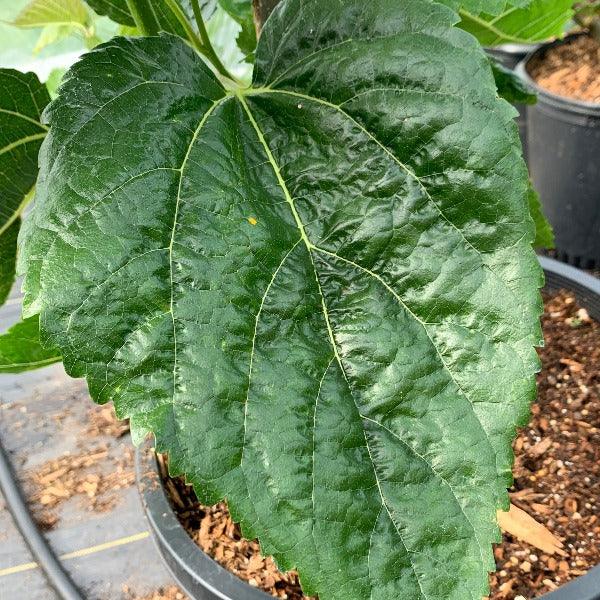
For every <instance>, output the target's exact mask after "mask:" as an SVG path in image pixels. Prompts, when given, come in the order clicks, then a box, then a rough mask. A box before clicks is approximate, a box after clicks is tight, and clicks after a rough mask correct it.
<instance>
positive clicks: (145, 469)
mask: <svg viewBox="0 0 600 600" xmlns="http://www.w3.org/2000/svg"><path fill="white" fill-rule="evenodd" d="M540 262H541V264H542V267H543V268H544V271H545V273H546V289H548V290H558V289H560V288H567V289H569V290H571V291H572V292H574V293H575V295H576V296H577V299H578V301H579V302H580V304H581V305H582V306H584V307H585V308H586V309H587V310H588V312H589V314H590V316H592V317H593V318H594V319H596V320H600V280H598V279H596V278H594V277H592V276H591V275H588V274H587V273H584V272H582V271H580V270H579V269H575V268H573V267H570V266H569V265H565V264H563V263H560V262H558V261H556V260H553V259H551V258H545V257H541V258H540ZM136 473H137V481H138V489H139V491H140V495H141V498H142V504H143V506H144V511H145V513H146V517H147V518H148V523H149V526H150V531H151V533H152V537H153V538H154V541H155V543H156V546H157V548H158V551H159V552H160V554H161V556H162V558H163V560H164V562H165V564H166V565H167V567H168V568H169V570H170V571H171V574H172V575H173V577H174V578H175V580H176V581H177V583H178V584H179V585H180V587H181V588H182V589H183V591H185V592H186V593H187V595H188V596H189V597H190V598H191V599H192V600H269V599H271V600H272V596H270V595H268V594H266V593H264V592H262V591H260V590H258V589H255V588H253V587H251V586H249V585H248V584H246V583H244V582H243V581H242V580H241V579H238V578H237V577H235V575H232V574H231V573H230V572H229V571H227V570H226V569H224V568H223V567H222V566H221V565H219V564H218V563H216V562H215V561H214V560H213V559H212V558H210V557H209V556H208V555H207V554H205V553H204V552H202V551H201V550H200V548H198V546H196V544H195V543H194V542H193V541H192V539H191V538H190V537H189V536H188V534H187V533H186V531H185V530H184V529H183V527H182V526H181V525H180V523H179V521H178V520H177V517H176V516H175V514H174V512H173V510H172V509H171V506H170V505H169V501H168V499H167V497H166V495H165V492H164V489H163V486H162V482H161V479H160V475H159V471H158V464H157V462H156V455H155V453H154V449H153V446H152V443H151V442H150V441H148V442H146V443H145V444H143V445H142V446H141V447H140V448H139V449H138V451H137V455H136ZM543 600H600V567H596V568H594V569H592V570H591V571H589V572H588V573H587V574H586V575H584V576H582V577H580V578H578V579H576V580H575V581H573V582H571V583H569V584H567V585H565V586H563V587H561V588H559V589H558V590H557V591H555V592H552V593H551V594H548V595H546V596H543Z"/></svg>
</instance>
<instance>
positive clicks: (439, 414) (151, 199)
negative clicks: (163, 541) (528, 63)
mask: <svg viewBox="0 0 600 600" xmlns="http://www.w3.org/2000/svg"><path fill="white" fill-rule="evenodd" d="M455 21H456V15H455V13H453V12H452V11H451V10H449V9H447V8H446V7H443V6H441V5H438V4H435V3H432V2H428V1H427V0H407V1H405V2H401V3H399V2H397V0H371V1H370V2H368V3H365V2H363V1H362V0H345V1H344V2H339V1H337V0H326V1H325V0H287V1H285V2H283V3H282V4H280V6H279V7H278V8H277V9H276V11H275V12H274V13H273V14H272V15H271V17H270V18H269V20H268V21H267V24H266V26H265V29H264V30H263V32H262V35H261V38H260V41H259V44H258V48H257V53H256V64H255V72H254V83H253V86H252V87H251V88H250V89H244V90H239V89H238V90H231V91H229V90H226V89H224V88H223V87H222V85H221V84H220V83H219V81H217V79H216V78H215V77H214V76H213V75H212V73H211V72H210V71H209V69H208V68H207V67H206V66H205V64H204V62H203V60H202V59H201V58H200V57H199V56H198V55H196V54H195V53H194V51H193V50H192V49H191V48H190V47H188V46H187V45H186V44H185V43H184V42H182V41H181V40H179V39H177V38H174V37H171V36H161V37H155V38H145V39H136V40H126V39H117V40H113V41H112V42H109V43H107V44H105V45H103V46H101V47H99V48H98V49H97V50H95V51H93V52H91V53H90V54H88V55H86V56H85V57H84V58H83V60H82V61H81V62H80V63H78V64H77V65H76V66H75V67H74V68H73V69H72V70H71V71H70V73H69V74H68V75H67V78H66V81H65V83H64V84H63V86H62V88H61V96H60V97H59V98H58V99H57V100H56V101H54V103H53V104H52V105H51V107H50V108H49V110H48V111H47V116H48V119H49V122H50V123H51V124H52V129H51V133H50V135H49V137H48V138H47V140H46V142H45V143H44V146H43V148H42V153H41V165H42V170H41V176H40V183H39V186H38V190H37V196H36V206H35V213H34V215H33V216H34V218H33V219H32V220H30V221H29V226H28V228H27V231H26V232H25V235H24V236H23V240H22V242H23V244H22V253H21V255H20V264H21V268H22V270H25V271H26V281H25V288H26V300H25V303H26V311H27V313H28V314H35V313H37V312H40V314H41V328H42V333H43V336H44V339H45V340H47V341H48V342H50V343H52V344H56V346H57V347H58V348H59V351H60V353H61V354H62V356H63V358H64V363H65V367H66V369H67V370H68V372H69V373H70V374H71V375H73V376H76V377H82V376H85V377H86V378H87V380H88V383H89V387H90V391H91V393H92V396H93V397H94V398H95V399H96V400H98V401H100V402H104V401H108V400H114V402H115V406H116V408H117V412H118V414H119V416H121V417H123V416H129V417H130V418H131V423H132V427H133V430H134V433H135V434H136V437H137V438H140V437H141V436H142V435H143V434H144V432H145V431H147V430H151V431H153V432H154V433H155V435H156V437H157V441H158V445H159V448H160V449H163V450H167V451H169V453H170V457H171V465H172V467H173V468H174V470H175V471H177V472H185V473H186V475H187V476H188V478H189V479H190V481H192V482H193V483H194V485H195V488H196V490H197V492H198V493H199V494H200V497H201V498H202V500H203V501H204V502H214V501H217V500H219V499H222V498H226V499H227V500H228V502H229V506H230V509H231V512H232V514H233V517H234V518H235V519H236V520H237V521H241V523H242V528H243V531H244V533H245V534H246V535H247V536H255V535H256V536H258V537H259V539H260V540H261V543H262V548H263V550H264V552H266V553H268V554H273V555H274V556H275V558H276V560H277V561H278V562H279V564H280V566H282V567H283V568H291V567H296V568H297V569H298V570H299V572H300V576H301V580H302V584H303V586H304V589H305V591H306V592H307V593H309V594H310V593H314V592H318V594H319V597H320V598H321V600H338V599H339V600H342V599H343V600H363V599H364V598H372V599H374V600H384V599H385V600H391V599H395V598H406V599H421V600H423V599H428V600H465V599H477V600H480V598H481V596H482V595H484V594H485V592H486V590H487V572H488V570H490V569H493V568H494V560H493V556H492V553H491V543H492V542H493V541H497V540H498V539H499V538H498V536H499V533H498V529H497V526H496V520H495V513H496V508H498V507H500V506H503V507H505V508H507V507H508V499H507V494H506V486H507V485H509V484H510V482H511V464H512V450H511V441H512V439H513V436H514V432H515V427H516V426H517V425H522V424H524V423H525V422H526V421H527V418H528V414H529V403H530V401H531V400H532V398H533V397H534V395H535V379H534V372H535V370H536V369H537V368H538V359H537V355H536V353H535V350H534V345H535V344H538V343H540V341H541V331H540V326H539V322H538V317H539V313H540V311H541V301H540V298H539V293H538V287H539V286H540V285H541V281H542V276H541V271H540V268H539V266H538V263H537V260H536V257H535V254H534V253H533V250H532V247H531V244H532V242H533V240H534V227H533V223H532V221H531V218H530V216H529V212H528V204H527V194H528V177H527V169H526V167H525V164H524V162H523V160H522V157H521V149H520V143H519V140H518V133H517V128H516V125H515V124H514V122H513V117H514V114H515V113H514V109H513V108H512V107H510V106H509V105H508V104H507V103H506V102H504V101H503V100H500V99H499V98H498V97H497V94H496V87H495V83H494V79H493V76H492V73H491V69H490V66H489V63H488V61H487V59H486V57H485V55H484V53H483V51H482V50H481V48H480V47H479V46H478V44H477V43H476V41H475V40H474V39H473V38H472V37H471V36H469V35H468V34H466V33H465V32H463V31H461V30H459V29H456V28H454V27H452V24H453V23H454V22H455Z"/></svg>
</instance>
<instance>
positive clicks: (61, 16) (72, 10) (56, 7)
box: [12, 0, 101, 53]
mask: <svg viewBox="0 0 600 600" xmlns="http://www.w3.org/2000/svg"><path fill="white" fill-rule="evenodd" d="M12 24H13V25H14V26H15V27H21V28H36V27H42V28H43V29H42V32H41V34H40V37H39V39H38V41H37V43H36V45H35V48H34V49H33V51H34V53H38V52H40V51H41V50H43V49H44V48H46V47H47V46H49V45H50V44H54V43H55V42H59V41H61V40H64V39H66V38H68V37H70V36H72V35H79V36H81V37H82V38H83V39H84V41H85V44H86V47H87V48H93V47H94V46H96V45H97V44H99V43H100V42H101V40H100V38H99V37H98V36H97V35H96V28H95V24H94V20H93V16H92V14H91V13H90V11H89V9H88V8H87V6H86V5H85V3H84V2H83V0H31V2H29V4H27V6H26V7H25V8H24V9H23V10H22V11H21V12H20V13H19V14H18V15H17V17H16V18H15V20H14V21H13V22H12Z"/></svg>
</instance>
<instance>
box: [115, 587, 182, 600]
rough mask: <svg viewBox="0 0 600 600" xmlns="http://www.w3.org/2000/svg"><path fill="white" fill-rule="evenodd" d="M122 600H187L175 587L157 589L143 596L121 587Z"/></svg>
mask: <svg viewBox="0 0 600 600" xmlns="http://www.w3.org/2000/svg"><path fill="white" fill-rule="evenodd" d="M123 600H188V597H187V596H186V595H185V594H184V593H183V592H182V591H181V590H180V589H179V588H178V587H177V586H175V585H171V586H168V587H164V588H159V589H158V590H155V591H153V592H150V593H149V594H144V595H143V596H138V595H137V594H136V593H135V592H133V591H132V590H130V589H129V587H127V586H123Z"/></svg>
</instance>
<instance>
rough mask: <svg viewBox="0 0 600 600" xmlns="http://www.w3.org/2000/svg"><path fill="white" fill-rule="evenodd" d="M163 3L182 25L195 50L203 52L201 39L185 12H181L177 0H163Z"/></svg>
mask: <svg viewBox="0 0 600 600" xmlns="http://www.w3.org/2000/svg"><path fill="white" fill-rule="evenodd" d="M165 3H166V4H167V6H168V7H169V9H170V10H171V12H172V13H173V14H174V15H175V17H176V18H177V20H178V21H179V23H180V25H181V26H182V27H183V29H184V31H185V33H186V35H187V37H188V39H189V41H190V42H191V43H192V44H193V46H194V47H195V48H196V50H198V51H199V52H204V44H203V43H202V40H201V39H200V37H199V36H198V34H197V33H196V32H195V31H194V28H193V27H192V25H191V24H190V22H189V21H188V19H187V16H186V14H185V13H184V12H183V9H182V8H181V6H179V3H178V2H177V0H165Z"/></svg>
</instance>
